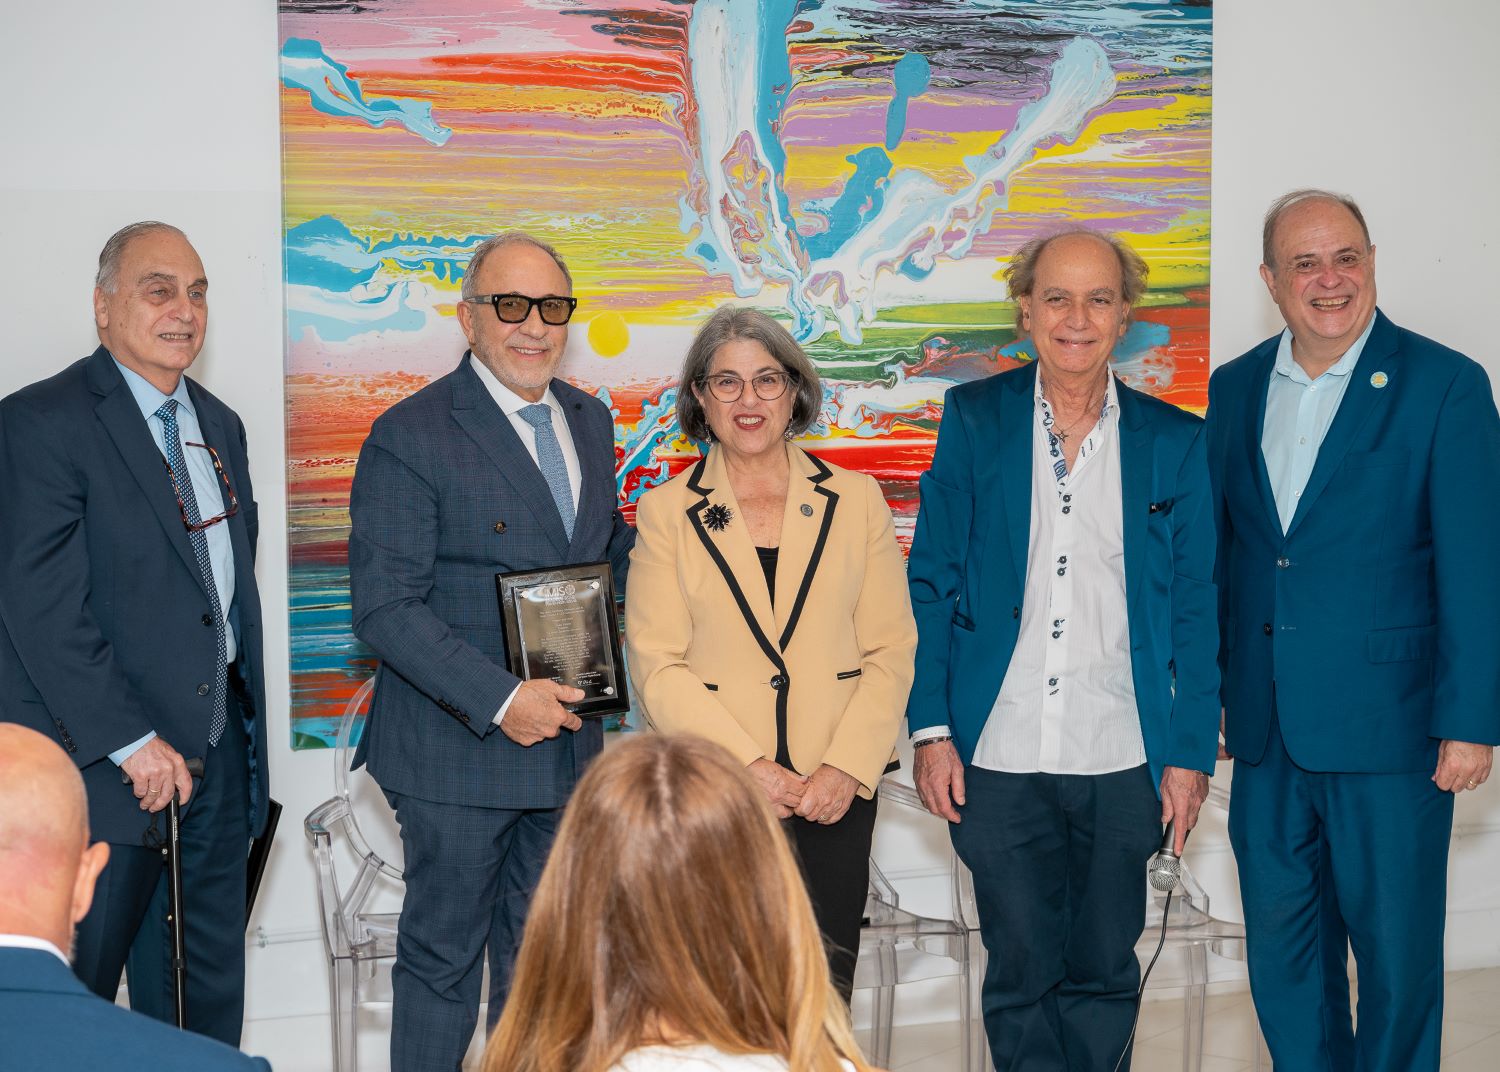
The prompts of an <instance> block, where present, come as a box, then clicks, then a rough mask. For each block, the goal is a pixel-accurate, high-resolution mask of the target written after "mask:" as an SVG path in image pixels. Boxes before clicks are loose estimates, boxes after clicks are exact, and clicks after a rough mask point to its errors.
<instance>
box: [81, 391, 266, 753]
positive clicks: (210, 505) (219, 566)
mask: <svg viewBox="0 0 1500 1072" xmlns="http://www.w3.org/2000/svg"><path fill="white" fill-rule="evenodd" d="M115 368H117V369H119V370H120V375H121V376H123V377H124V378H125V386H127V387H129V388H130V394H131V396H132V397H133V398H134V399H135V404H136V405H137V406H139V407H140V409H141V416H142V417H144V418H145V419H146V427H147V428H149V429H150V430H151V438H152V439H153V440H154V441H155V443H156V449H157V450H159V451H161V452H162V457H163V458H165V457H166V446H165V440H164V439H163V438H162V432H163V429H162V422H161V418H160V417H158V416H156V411H157V410H158V409H160V408H161V406H162V403H163V402H165V401H166V400H167V399H168V398H175V399H176V400H177V430H178V432H179V433H180V434H181V436H182V441H183V443H184V444H186V443H202V442H204V441H205V440H204V438H203V428H202V426H201V425H199V423H198V413H197V411H196V410H195V409H193V403H192V399H191V398H190V397H189V396H188V390H187V379H186V378H185V377H184V378H182V379H179V380H178V381H177V390H175V391H173V392H172V393H171V394H170V395H164V394H162V393H161V392H160V391H159V390H157V389H156V387H155V386H153V385H152V384H151V383H149V382H147V380H146V379H145V378H144V377H143V376H141V375H140V374H139V373H137V372H134V371H132V370H131V369H128V368H126V367H125V366H124V365H122V364H120V362H119V361H115ZM182 453H183V457H184V458H185V459H186V461H187V467H188V474H189V476H190V477H191V479H192V482H193V495H194V496H195V497H196V498H197V500H198V516H199V517H214V516H216V515H218V514H222V513H223V512H224V495H223V491H222V488H223V486H222V484H221V483H220V481H219V474H218V473H216V472H215V471H214V463H213V459H212V458H210V456H209V453H208V451H206V450H204V449H203V448H202V447H188V446H184V447H183V448H182ZM166 478H167V473H166V467H165V466H163V467H162V479H163V480H165V479H166ZM179 479H181V476H180V474H179ZM203 535H204V536H205V537H206V538H207V539H208V561H209V565H210V567H211V568H212V569H213V575H214V588H216V589H217V590H218V593H219V607H220V608H221V609H222V610H223V611H224V617H225V621H224V645H225V650H226V652H227V653H228V654H227V658H228V661H229V662H230V663H233V662H234V660H235V656H236V654H237V653H238V647H237V645H236V643H235V637H234V627H233V626H231V625H230V624H229V622H230V620H231V619H230V617H229V607H230V605H231V604H232V603H233V602H234V549H233V548H232V547H231V546H230V543H229V526H228V524H225V523H222V522H221V523H220V524H217V525H210V526H209V527H208V528H207V529H205V530H204V532H203ZM155 736H156V734H155V733H154V732H152V733H148V734H146V736H144V737H142V738H141V739H140V740H139V741H135V742H133V743H131V744H128V745H126V746H125V747H124V748H120V749H116V750H115V751H113V752H111V753H110V754H109V758H110V759H112V760H114V762H115V763H117V764H119V763H123V762H125V760H127V759H129V758H130V757H131V756H132V755H133V754H134V753H135V751H136V750H137V749H139V748H140V747H141V746H142V745H143V744H145V743H146V742H147V741H149V740H151V738H153V737H155Z"/></svg>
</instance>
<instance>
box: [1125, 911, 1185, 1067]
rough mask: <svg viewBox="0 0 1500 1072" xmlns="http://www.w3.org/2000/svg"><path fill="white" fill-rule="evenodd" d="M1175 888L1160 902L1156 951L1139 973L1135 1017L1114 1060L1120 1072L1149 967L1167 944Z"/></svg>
mask: <svg viewBox="0 0 1500 1072" xmlns="http://www.w3.org/2000/svg"><path fill="white" fill-rule="evenodd" d="M1175 892H1176V890H1168V891H1167V899H1166V900H1165V901H1164V902H1163V903H1162V909H1161V937H1160V938H1158V939H1157V941H1156V952H1155V953H1152V954H1151V963H1150V964H1147V965H1146V970H1145V971H1144V972H1143V973H1141V985H1140V986H1139V987H1138V988H1136V992H1135V1018H1134V1019H1132V1020H1131V1021H1130V1034H1129V1035H1128V1036H1127V1037H1126V1039H1125V1048H1124V1049H1123V1050H1121V1051H1120V1056H1119V1057H1118V1058H1117V1059H1116V1060H1115V1067H1114V1072H1120V1066H1121V1065H1122V1064H1124V1063H1125V1055H1126V1054H1127V1053H1129V1052H1130V1044H1131V1043H1132V1042H1134V1041H1135V1029H1136V1028H1137V1027H1139V1026H1140V1024H1141V998H1142V997H1143V996H1144V995H1145V993H1146V980H1147V979H1149V978H1151V969H1152V968H1154V967H1156V960H1157V958H1158V957H1160V956H1161V951H1162V950H1163V949H1165V948H1166V946H1167V921H1168V920H1170V919H1171V918H1172V894H1173V893H1175Z"/></svg>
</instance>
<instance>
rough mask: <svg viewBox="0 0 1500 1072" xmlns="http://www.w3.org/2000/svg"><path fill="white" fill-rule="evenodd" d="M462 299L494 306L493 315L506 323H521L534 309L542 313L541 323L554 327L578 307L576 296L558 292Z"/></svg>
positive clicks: (571, 316) (476, 303) (566, 318)
mask: <svg viewBox="0 0 1500 1072" xmlns="http://www.w3.org/2000/svg"><path fill="white" fill-rule="evenodd" d="M464 301H466V302H469V303H470V304H473V305H492V306H494V307H495V315H496V316H497V317H499V318H500V320H501V322H502V323H506V324H523V323H525V322H526V318H527V317H529V316H530V315H531V310H533V309H536V310H537V311H538V312H540V313H541V314H542V323H543V324H551V325H552V326H553V327H555V328H556V327H561V326H562V325H564V324H566V323H567V322H568V321H569V320H571V319H572V318H573V310H574V309H577V308H578V299H577V298H564V297H562V296H561V295H558V294H548V295H546V296H544V297H541V298H531V297H528V296H527V295H525V294H476V295H475V296H474V297H472V298H465V299H464Z"/></svg>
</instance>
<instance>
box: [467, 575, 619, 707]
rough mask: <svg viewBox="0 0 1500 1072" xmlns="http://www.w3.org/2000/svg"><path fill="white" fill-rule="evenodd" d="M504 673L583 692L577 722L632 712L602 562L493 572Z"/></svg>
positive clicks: (611, 590)
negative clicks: (505, 663)
mask: <svg viewBox="0 0 1500 1072" xmlns="http://www.w3.org/2000/svg"><path fill="white" fill-rule="evenodd" d="M495 588H496V591H497V592H498V594H499V597H500V623H501V625H502V626H503V627H504V630H505V655H506V659H507V660H508V662H509V664H510V667H509V669H510V672H511V673H513V674H515V675H516V676H517V677H518V678H520V679H521V680H522V681H533V680H537V679H540V678H550V679H552V680H553V681H556V682H558V683H560V684H563V685H572V686H573V687H574V688H578V689H582V690H583V692H584V696H583V699H582V700H579V701H578V702H577V703H571V704H564V705H563V706H565V707H567V708H568V710H570V711H572V712H573V713H574V714H576V715H578V716H579V717H580V718H594V717H599V716H602V715H614V714H619V713H620V712H621V711H628V710H629V709H630V695H629V692H628V690H627V689H626V684H625V660H624V659H623V658H621V656H620V617H619V613H618V612H617V611H616V609H615V584H614V578H613V576H612V575H611V573H610V568H609V563H608V562H595V563H591V564H590V565H587V566H557V567H555V568H552V569H539V570H517V571H516V572H514V573H497V574H495Z"/></svg>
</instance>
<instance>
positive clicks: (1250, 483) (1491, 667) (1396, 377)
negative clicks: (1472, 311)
mask: <svg viewBox="0 0 1500 1072" xmlns="http://www.w3.org/2000/svg"><path fill="white" fill-rule="evenodd" d="M1278 339H1279V336H1273V337H1272V338H1269V339H1267V340H1266V341H1265V342H1263V343H1261V344H1260V345H1259V346H1257V347H1256V348H1255V349H1253V350H1251V351H1250V352H1249V353H1247V354H1244V355H1243V356H1241V357H1239V358H1237V359H1235V360H1234V361H1231V362H1230V363H1229V364H1227V365H1225V366H1224V367H1223V368H1221V369H1219V370H1218V371H1217V372H1215V373H1214V375H1213V379H1212V380H1211V381H1210V383H1209V408H1208V439H1209V459H1210V470H1211V476H1212V479H1213V482H1214V495H1215V502H1216V512H1217V516H1218V526H1219V552H1218V570H1219V585H1220V599H1221V601H1222V604H1223V641H1224V650H1223V655H1222V659H1223V699H1224V708H1225V716H1226V718H1225V739H1226V744H1227V747H1228V749H1229V752H1230V753H1231V754H1232V755H1233V756H1234V757H1235V758H1236V759H1241V760H1244V761H1246V762H1249V763H1257V762H1259V761H1260V758H1261V756H1262V755H1263V754H1264V752H1265V747H1266V739H1267V734H1268V731H1269V728H1270V724H1271V717H1272V709H1273V703H1272V692H1273V687H1274V691H1275V703H1274V707H1275V715H1276V718H1277V720H1278V723H1279V725H1280V728H1281V736H1282V739H1283V741H1284V742H1285V744H1286V750H1287V753H1288V754H1289V755H1290V756H1291V757H1292V759H1293V760H1294V761H1295V762H1296V763H1297V765H1298V766H1301V767H1303V768H1304V769H1307V770H1314V771H1371V772H1374V771H1381V772H1398V771H1419V770H1431V769H1433V767H1434V765H1435V763H1436V760H1437V746H1438V742H1439V741H1440V740H1443V739H1453V740H1460V741H1472V742H1475V743H1478V744H1497V743H1500V555H1497V554H1496V551H1495V540H1496V535H1497V533H1500V416H1497V415H1496V411H1495V399H1494V394H1493V392H1492V390H1491V388H1490V381H1489V377H1488V376H1487V375H1486V374H1485V371H1484V369H1483V368H1481V367H1480V366H1479V365H1478V364H1476V363H1475V362H1473V361H1471V360H1470V359H1469V358H1467V357H1465V356H1463V355H1462V354H1460V353H1456V352H1455V351H1453V350H1450V349H1448V348H1447V347H1445V346H1441V345H1439V344H1438V343H1435V342H1433V341H1432V340H1431V339H1426V338H1423V337H1422V336H1421V335H1418V334H1416V333H1414V332H1410V331H1406V330H1405V329H1403V328H1399V327H1397V326H1396V325H1395V324H1393V323H1391V321H1390V320H1389V319H1387V318H1386V316H1385V314H1384V313H1381V312H1380V311H1379V310H1377V311H1376V313H1375V326H1374V328H1373V329H1372V330H1371V332H1370V338H1369V339H1368V341H1367V342H1366V343H1365V348H1364V350H1363V352H1362V353H1361V354H1360V358H1359V362H1358V363H1357V364H1356V365H1355V367H1354V371H1353V372H1352V373H1350V376H1351V379H1350V382H1349V386H1348V388H1347V391H1346V393H1345V395H1344V398H1343V401H1342V402H1341V403H1340V404H1339V410H1338V413H1337V414H1336V415H1335V417H1334V419H1333V423H1332V424H1331V425H1330V426H1329V429H1328V434H1327V436H1326V437H1325V438H1324V440H1323V445H1322V447H1321V448H1320V449H1319V451H1318V459H1317V462H1316V464H1315V465H1314V466H1313V470H1312V475H1311V476H1310V477H1309V478H1308V481H1307V487H1306V489H1305V490H1304V491H1303V494H1302V498H1301V500H1300V501H1299V502H1298V505H1297V512H1296V514H1295V515H1294V516H1293V518H1292V523H1291V526H1290V527H1289V529H1288V530H1287V532H1286V533H1285V534H1283V533H1282V531H1281V523H1280V520H1279V519H1278V517H1277V513H1276V502H1275V499H1274V498H1273V497H1272V493H1271V483H1270V478H1269V477H1268V475H1267V473H1266V463H1265V459H1264V457H1263V456H1262V454H1261V450H1260V439H1261V432H1262V430H1263V428H1264V425H1265V414H1266V388H1267V385H1268V383H1269V380H1270V376H1271V370H1272V368H1273V367H1274V365H1275V362H1276V349H1277V344H1278ZM1273 683H1274V685H1273Z"/></svg>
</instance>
